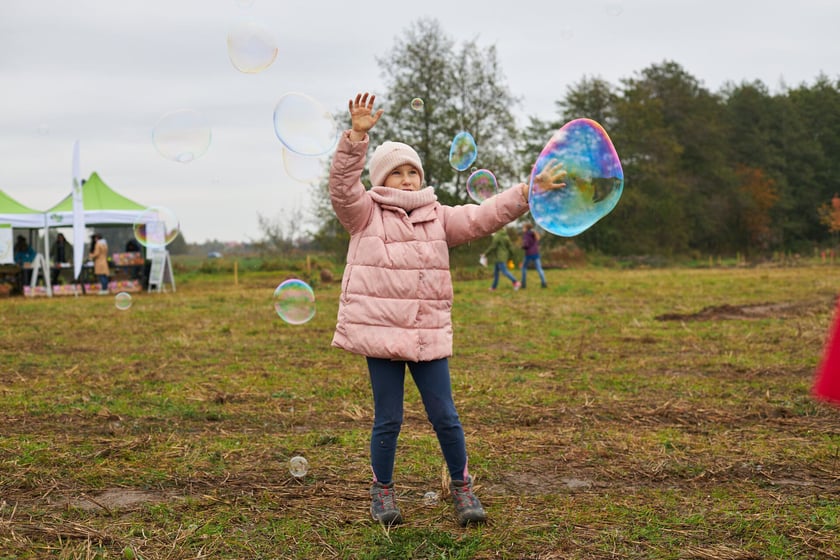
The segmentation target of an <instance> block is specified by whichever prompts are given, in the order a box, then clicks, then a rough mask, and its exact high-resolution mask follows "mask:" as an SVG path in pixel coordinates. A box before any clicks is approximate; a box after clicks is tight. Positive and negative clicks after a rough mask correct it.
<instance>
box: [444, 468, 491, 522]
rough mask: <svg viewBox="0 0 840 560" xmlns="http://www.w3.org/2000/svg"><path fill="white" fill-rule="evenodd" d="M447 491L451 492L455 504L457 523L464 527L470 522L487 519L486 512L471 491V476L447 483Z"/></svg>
mask: <svg viewBox="0 0 840 560" xmlns="http://www.w3.org/2000/svg"><path fill="white" fill-rule="evenodd" d="M449 491H450V492H451V493H452V501H453V502H454V504H455V514H456V515H457V516H458V523H459V524H460V525H461V527H466V526H467V525H468V524H470V523H484V522H485V521H487V514H486V513H485V512H484V508H483V507H481V502H479V501H478V498H477V497H476V495H475V494H473V491H472V477H471V476H469V477H467V480H453V481H452V482H450V483H449Z"/></svg>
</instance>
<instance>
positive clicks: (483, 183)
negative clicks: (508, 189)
mask: <svg viewBox="0 0 840 560" xmlns="http://www.w3.org/2000/svg"><path fill="white" fill-rule="evenodd" d="M497 192H499V184H498V183H497V182H496V176H495V175H493V172H492V171H490V170H489V169H477V170H476V171H473V172H472V174H471V175H470V176H469V177H468V178H467V194H468V195H470V198H472V199H473V200H474V201H476V202H478V203H479V204H481V203H482V202H484V201H485V200H487V199H488V198H490V197H491V196H493V195H494V194H496V193H497Z"/></svg>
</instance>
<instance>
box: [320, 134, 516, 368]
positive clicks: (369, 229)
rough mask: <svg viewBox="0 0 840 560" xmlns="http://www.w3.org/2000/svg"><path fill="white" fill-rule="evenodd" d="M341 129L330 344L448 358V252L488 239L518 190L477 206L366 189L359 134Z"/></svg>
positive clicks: (506, 217) (334, 183)
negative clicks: (341, 244)
mask: <svg viewBox="0 0 840 560" xmlns="http://www.w3.org/2000/svg"><path fill="white" fill-rule="evenodd" d="M348 134H349V133H348V132H344V134H342V136H341V138H340V140H339V143H338V147H337V149H336V153H335V156H334V157H333V161H332V167H331V169H330V180H329V188H330V197H331V199H332V205H333V208H334V209H335V213H336V215H337V217H338V219H339V221H340V222H341V223H342V224H343V225H344V227H345V228H347V231H348V232H349V233H350V247H349V249H348V251H347V266H346V268H345V270H344V277H343V278H342V281H341V300H340V302H339V309H338V324H337V326H336V330H335V335H334V336H333V340H332V345H333V346H336V347H339V348H343V349H345V350H348V351H350V352H353V353H356V354H361V355H363V356H368V357H372V358H385V359H392V360H405V361H410V362H425V361H429V360H435V359H439V358H446V357H449V356H451V355H452V319H451V311H452V278H451V276H450V273H449V248H450V247H454V246H456V245H460V244H462V243H466V242H468V241H472V240H475V239H480V238H482V237H486V236H487V235H490V234H491V233H493V232H494V231H496V230H498V229H500V228H502V227H503V226H505V225H506V224H508V223H510V222H511V221H513V220H515V219H516V218H518V217H519V216H521V215H522V214H524V213H525V212H526V211H527V210H528V205H527V203H526V202H525V201H524V200H523V198H522V194H521V191H520V189H519V188H513V189H509V190H506V191H504V192H502V193H500V194H498V195H496V196H494V197H492V198H490V199H488V200H486V201H484V202H483V203H482V204H481V205H480V206H479V205H475V204H467V205H464V206H454V207H451V206H443V205H441V204H440V203H438V202H437V197H436V196H435V195H434V191H433V189H431V188H425V189H422V190H420V191H416V192H406V191H401V190H399V189H392V188H388V187H374V188H372V189H371V190H370V191H366V190H365V187H364V185H362V182H361V175H362V170H363V169H364V166H365V154H366V153H367V148H368V142H369V137H367V136H366V137H365V139H364V140H362V141H360V142H352V141H351V140H350V139H349V135H348Z"/></svg>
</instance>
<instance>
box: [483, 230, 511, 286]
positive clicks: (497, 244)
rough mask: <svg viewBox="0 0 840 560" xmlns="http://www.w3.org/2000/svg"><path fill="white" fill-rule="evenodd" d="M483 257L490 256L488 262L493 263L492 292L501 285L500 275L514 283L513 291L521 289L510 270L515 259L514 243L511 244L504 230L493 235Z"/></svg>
mask: <svg viewBox="0 0 840 560" xmlns="http://www.w3.org/2000/svg"><path fill="white" fill-rule="evenodd" d="M482 255H485V256H489V257H490V258H489V259H488V260H490V261H493V284H492V285H491V286H490V291H491V292H493V291H495V290H496V287H497V286H498V285H499V274H504V275H505V278H507V279H509V280H510V281H511V282H513V289H514V290H518V289H519V286H520V284H519V282H517V280H516V277H514V275H513V274H511V273H510V271H509V270H508V261H509V260H511V259H512V258H513V243H511V242H510V236H509V235H508V234H507V232H506V231H505V230H503V229H500V230H499V231H497V232H496V233H494V234H493V237H492V239H491V240H490V246H489V247H487V250H486V251H484V252H483V253H482Z"/></svg>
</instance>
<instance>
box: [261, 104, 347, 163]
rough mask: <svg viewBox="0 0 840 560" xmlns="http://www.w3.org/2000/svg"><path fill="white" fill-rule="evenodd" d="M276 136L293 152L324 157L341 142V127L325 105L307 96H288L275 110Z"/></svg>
mask: <svg viewBox="0 0 840 560" xmlns="http://www.w3.org/2000/svg"><path fill="white" fill-rule="evenodd" d="M274 133H275V134H277V138H278V139H279V140H280V142H282V143H283V145H284V146H286V147H287V148H288V149H290V150H291V151H293V152H295V153H296V154H300V155H302V156H320V155H322V154H326V153H327V152H329V151H330V150H332V149H333V148H334V147H335V144H336V142H338V133H339V130H338V125H337V124H336V122H335V119H334V118H333V116H332V114H330V112H329V111H327V110H326V108H324V106H323V105H321V103H320V102H319V101H318V100H316V99H313V98H312V97H310V96H308V95H305V94H303V93H296V92H291V93H287V94H285V95H284V96H283V97H281V98H280V100H279V101H278V102H277V105H276V106H275V107H274Z"/></svg>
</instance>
